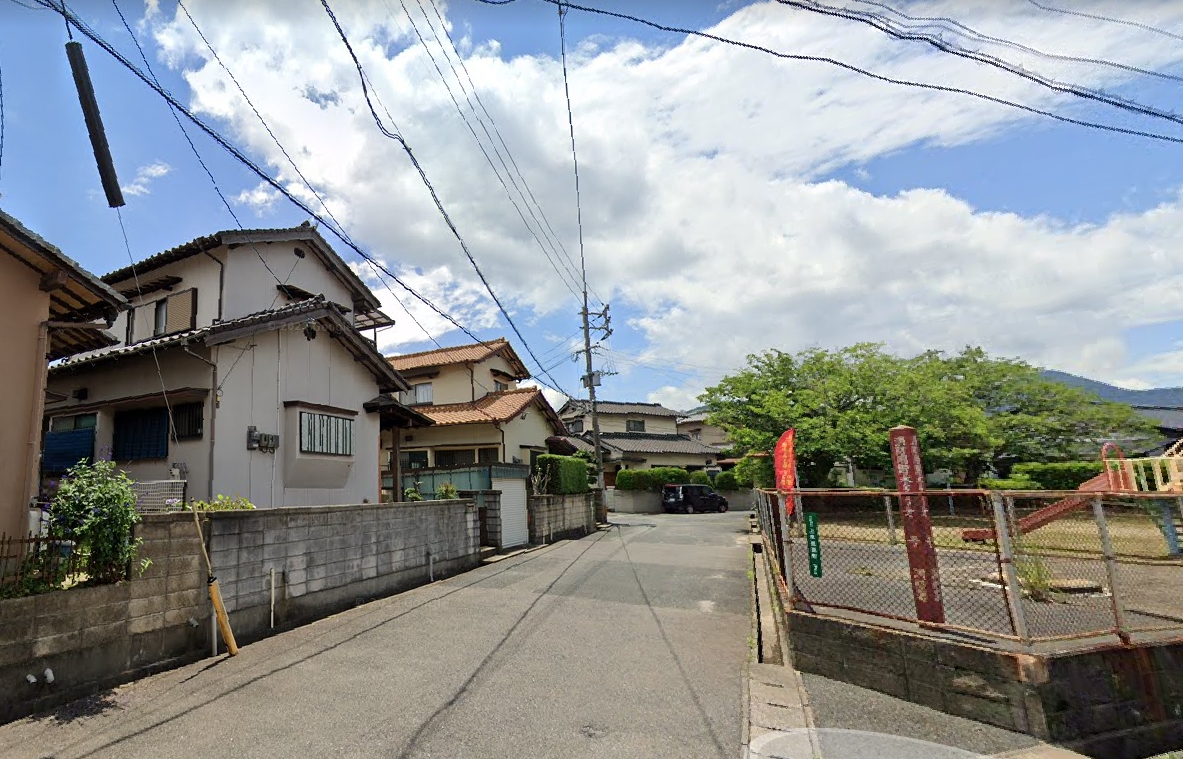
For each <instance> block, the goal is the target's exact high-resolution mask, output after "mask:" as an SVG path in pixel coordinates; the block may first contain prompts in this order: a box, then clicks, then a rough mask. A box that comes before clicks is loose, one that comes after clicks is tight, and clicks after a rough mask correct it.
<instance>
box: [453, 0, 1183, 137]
mask: <svg viewBox="0 0 1183 759" xmlns="http://www.w3.org/2000/svg"><path fill="white" fill-rule="evenodd" d="M476 1H477V2H480V3H484V4H486V5H508V4H509V3H512V2H516V0H476ZM561 1H562V5H563V7H564V8H568V9H571V10H578V11H583V12H585V13H592V14H596V15H600V16H607V17H609V18H617V19H621V20H624V21H632V22H634V23H637V24H642V25H644V26H648V27H650V28H652V29H657V30H659V31H663V32H670V33H673V34H684V35H688V36H693V37H701V38H702V39H708V40H711V41H713V42H719V43H722V44H724V45H733V46H735V47H740V48H744V49H745V50H752V51H754V52H758V53H764V54H765V55H771V56H773V57H775V58H780V59H783V60H791V61H808V62H812V63H824V64H827V65H830V66H836V67H838V68H841V69H844V70H846V71H850V72H853V73H855V74H859V75H860V76H865V77H867V78H869V79H874V80H876V81H880V82H885V83H887V84H894V85H898V86H901V87H915V88H918V89H925V90H933V91H935V92H947V93H951V94H956V95H965V96H967V97H972V98H977V99H979V100H985V101H987V102H990V103H996V104H998V105H1004V106H1007V107H1008V108H1014V109H1016V110H1020V111H1025V112H1027V113H1033V114H1036V115H1038V116H1045V117H1047V118H1050V119H1055V120H1056V121H1062V122H1064V123H1066V124H1075V125H1076V126H1082V127H1087V128H1089V129H1099V130H1102V131H1106V132H1114V133H1117V134H1126V135H1131V136H1134V137H1146V138H1148V139H1152V140H1162V141H1163V142H1173V143H1180V144H1183V137H1175V136H1173V135H1168V134H1161V133H1159V132H1148V131H1145V130H1141V129H1130V128H1127V127H1120V126H1115V125H1113V124H1104V123H1101V122H1096V121H1089V120H1087V119H1077V118H1073V117H1071V116H1064V115H1062V114H1059V113H1055V112H1054V111H1048V110H1044V109H1042V108H1037V107H1035V106H1031V105H1026V104H1024V103H1018V102H1015V101H1013V100H1007V99H1006V98H1002V97H996V96H994V95H987V94H985V93H983V92H977V91H975V90H970V89H966V88H964V87H953V86H950V85H944V84H932V83H930V82H917V81H913V80H910V79H898V78H896V77H891V76H887V75H885V74H877V73H875V72H873V71H869V70H867V69H864V68H860V67H858V66H855V65H854V64H851V63H846V62H845V61H841V60H838V59H837V58H830V57H829V56H824V55H802V54H798V53H782V52H780V51H779V50H773V49H772V48H769V47H765V46H763V45H757V44H755V43H752V42H744V41H742V40H736V39H731V38H729V37H723V36H720V35H718V34H711V33H710V32H704V31H700V30H698V29H686V28H683V27H679V26H670V25H669V24H661V23H658V22H656V21H650V20H649V19H645V18H641V17H639V16H633V15H630V14H628V13H618V12H616V11H610V10H606V9H603V8H596V7H593V6H589V5H576V4H574V3H569V2H565V0H541V2H544V3H550V4H551V5H558V4H559V3H560V2H561Z"/></svg>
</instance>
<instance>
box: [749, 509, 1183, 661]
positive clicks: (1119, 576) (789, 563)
mask: <svg viewBox="0 0 1183 759" xmlns="http://www.w3.org/2000/svg"><path fill="white" fill-rule="evenodd" d="M924 495H925V498H926V500H927V503H928V514H929V518H930V519H931V523H932V545H933V549H934V552H935V557H936V559H935V563H936V571H937V573H938V576H939V580H938V583H937V587H939V592H940V596H941V599H942V600H943V608H944V622H943V623H940V624H935V623H931V622H921V620H920V618H919V614H918V612H917V602H916V597H915V595H914V591H913V582H912V571H913V567H912V565H911V564H910V563H909V558H908V545H907V543H908V538H907V537H906V536H905V531H904V529H903V519H902V515H901V513H900V507H901V500H902V499H901V496H900V494H899V493H895V492H883V491H811V490H800V491H795V492H794V493H792V494H781V495H778V494H777V493H776V492H775V491H754V493H753V499H754V506H755V508H756V510H757V512H758V514H759V517H760V525H761V530H762V532H763V535H764V539H765V543H766V545H767V546H768V548H769V550H770V551H771V552H772V553H773V554H774V557H775V563H776V566H777V568H778V570H779V573H780V578H779V579H780V582H782V583H783V587H784V588H785V590H786V592H787V593H788V594H789V596H790V597H791V598H792V599H793V603H794V606H795V608H797V609H799V610H803V611H813V612H815V613H820V614H825V613H828V612H829V613H844V612H855V613H859V614H866V615H871V616H875V617H881V618H884V619H891V620H897V621H903V622H908V623H917V624H924V625H927V626H932V627H940V628H947V629H950V630H959V631H963V632H969V633H972V634H979V635H983V636H986V637H988V638H992V639H1004V640H1017V641H1021V642H1023V643H1025V644H1031V643H1033V642H1038V641H1056V640H1071V639H1079V638H1092V637H1098V636H1107V635H1113V634H1116V635H1118V636H1119V637H1120V638H1121V639H1123V640H1128V639H1129V638H1130V636H1132V635H1137V634H1156V633H1162V632H1177V631H1183V592H1180V590H1179V589H1180V588H1183V556H1181V555H1180V546H1179V543H1180V540H1179V537H1180V534H1181V533H1183V498H1174V497H1172V498H1166V499H1164V498H1162V497H1161V496H1160V495H1159V494H1138V493H1113V494H1096V493H1082V492H1080V491H1071V492H1066V493H1053V492H1038V493H1008V492H989V491H929V492H927V493H925V494H924ZM786 502H787V503H786ZM999 530H1001V533H1000V532H999Z"/></svg>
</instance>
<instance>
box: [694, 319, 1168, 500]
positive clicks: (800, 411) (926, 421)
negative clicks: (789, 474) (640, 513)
mask: <svg viewBox="0 0 1183 759" xmlns="http://www.w3.org/2000/svg"><path fill="white" fill-rule="evenodd" d="M700 399H701V400H702V401H703V402H704V403H705V404H706V406H707V409H708V411H709V420H708V421H709V422H710V423H712V424H716V425H718V426H720V427H722V428H723V429H724V430H726V432H727V434H728V436H729V438H730V439H731V440H733V441H735V443H736V447H737V448H738V449H739V450H741V451H745V452H763V453H770V452H772V450H773V448H774V446H775V444H776V440H777V438H779V436H780V435H781V433H782V432H784V430H786V429H788V428H789V427H794V428H796V430H797V441H796V450H797V470H798V475H799V476H800V478H801V481H802V483H803V484H805V485H807V486H813V487H818V486H824V485H825V484H826V479H827V475H828V474H829V472H830V470H831V469H832V468H833V466H834V465H835V464H836V463H838V462H841V461H850V462H851V463H853V464H854V465H855V466H858V467H864V468H876V469H885V468H889V467H890V465H891V455H890V449H889V446H888V435H889V431H890V429H891V428H892V427H895V426H898V425H908V426H911V427H914V428H916V431H917V434H918V436H919V438H920V445H921V450H922V451H923V453H924V459H925V463H926V464H927V466H928V467H929V468H930V469H936V468H945V467H947V468H950V469H953V470H955V471H961V472H964V473H965V475H966V479H967V481H975V480H976V479H977V477H978V476H980V475H981V474H982V473H983V472H984V471H986V469H987V468H988V467H994V468H996V469H998V470H999V471H1002V472H1003V473H1005V471H1006V469H1007V468H1008V467H1009V464H1010V463H1013V462H1015V461H1054V460H1064V459H1069V458H1079V457H1080V456H1081V452H1082V451H1084V450H1089V451H1091V452H1092V455H1096V452H1097V450H1098V449H1099V448H1100V446H1101V443H1102V442H1103V441H1104V440H1106V439H1111V438H1114V437H1123V438H1130V437H1137V436H1140V435H1144V434H1146V433H1147V432H1148V431H1149V430H1150V429H1151V424H1150V423H1149V422H1146V421H1145V420H1143V419H1142V418H1141V417H1139V416H1138V415H1137V414H1136V413H1134V412H1133V410H1132V409H1130V408H1129V407H1126V406H1121V405H1119V404H1112V403H1104V402H1102V401H1101V400H1100V399H1098V398H1095V397H1094V396H1091V395H1090V394H1088V393H1085V392H1083V391H1080V390H1076V389H1074V388H1068V387H1064V386H1061V385H1059V384H1057V383H1054V382H1052V381H1050V380H1046V379H1044V378H1043V377H1042V376H1041V375H1040V373H1039V370H1038V369H1037V368H1035V367H1032V366H1030V365H1029V364H1026V363H1024V362H1022V361H1017V360H1012V359H994V358H990V357H989V356H987V355H986V354H985V352H984V351H982V350H981V349H978V348H967V349H965V350H964V351H962V352H961V353H959V354H957V355H955V356H952V357H948V356H945V355H944V354H942V353H940V352H939V351H927V352H925V353H921V354H920V355H917V356H914V357H911V358H901V357H898V356H893V355H891V354H889V353H887V352H886V351H885V350H884V349H883V346H882V345H877V344H872V343H860V344H857V345H853V346H850V347H847V348H842V349H839V350H834V351H827V350H822V349H820V348H812V349H809V350H804V351H801V352H799V353H796V354H790V353H784V352H782V351H777V350H770V351H766V352H765V353H762V354H759V355H753V356H749V357H748V364H747V366H746V367H745V368H744V369H742V370H741V371H739V372H738V373H736V374H734V375H731V376H728V377H725V378H724V379H723V380H722V381H721V382H720V383H719V384H718V385H716V386H714V387H710V388H707V390H706V392H705V393H704V394H703V395H702V396H700ZM736 474H737V476H741V477H742V475H743V474H746V472H740V471H737V473H736Z"/></svg>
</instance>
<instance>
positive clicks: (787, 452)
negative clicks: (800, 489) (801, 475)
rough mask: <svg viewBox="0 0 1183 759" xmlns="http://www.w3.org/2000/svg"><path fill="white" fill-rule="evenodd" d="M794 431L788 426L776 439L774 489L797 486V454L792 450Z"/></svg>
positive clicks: (786, 488) (790, 488)
mask: <svg viewBox="0 0 1183 759" xmlns="http://www.w3.org/2000/svg"><path fill="white" fill-rule="evenodd" d="M794 437H795V433H794V431H793V430H792V429H791V428H790V429H787V430H785V431H784V434H783V435H781V436H780V440H777V441H776V453H775V455H774V456H773V463H774V465H775V466H776V489H777V490H795V489H796V488H797V454H796V452H795V451H794V450H793V443H794Z"/></svg>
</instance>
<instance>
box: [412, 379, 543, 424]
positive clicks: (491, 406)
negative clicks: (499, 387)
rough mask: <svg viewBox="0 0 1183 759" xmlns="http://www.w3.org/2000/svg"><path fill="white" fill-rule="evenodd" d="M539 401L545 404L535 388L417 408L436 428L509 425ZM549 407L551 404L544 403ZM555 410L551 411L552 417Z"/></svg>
mask: <svg viewBox="0 0 1183 759" xmlns="http://www.w3.org/2000/svg"><path fill="white" fill-rule="evenodd" d="M539 399H541V400H542V402H543V403H546V399H545V398H543V397H542V391H541V390H539V389H538V388H536V387H524V388H520V389H518V390H503V391H501V392H497V393H489V394H488V395H486V396H485V397H484V398H478V399H477V400H475V401H469V402H467V403H444V404H441V405H439V406H418V407H416V409H415V410H416V411H419V412H420V413H422V414H423V415H424V416H426V417H427V418H428V419H431V420H432V421H433V422H435V423H436V425H438V426H446V425H449V424H489V423H491V422H508V421H509V420H510V419H513V418H514V417H515V416H517V415H518V414H520V413H522V412H523V411H525V410H526V409H527V408H529V407H530V404H532V403H535V402H537V401H538V400H539ZM546 406H547V408H548V409H549V408H550V404H549V403H547V404H546ZM553 413H554V411H551V414H553Z"/></svg>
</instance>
